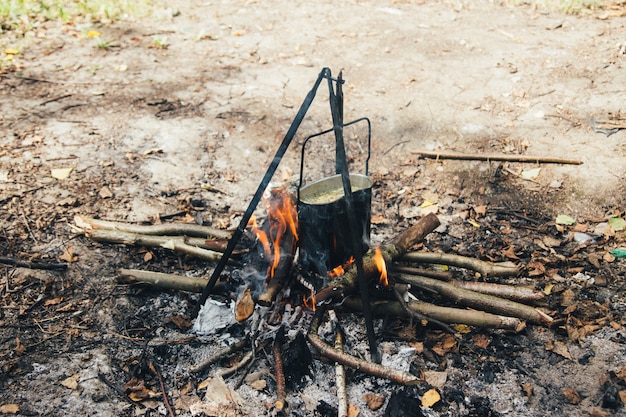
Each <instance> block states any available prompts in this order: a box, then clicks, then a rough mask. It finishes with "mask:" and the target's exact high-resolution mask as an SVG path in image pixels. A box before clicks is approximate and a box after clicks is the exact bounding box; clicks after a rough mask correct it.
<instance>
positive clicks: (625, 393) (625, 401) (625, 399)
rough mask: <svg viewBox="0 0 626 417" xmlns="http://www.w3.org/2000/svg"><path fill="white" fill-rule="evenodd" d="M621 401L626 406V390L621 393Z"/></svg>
mask: <svg viewBox="0 0 626 417" xmlns="http://www.w3.org/2000/svg"><path fill="white" fill-rule="evenodd" d="M619 399H620V400H622V404H626V390H621V391H620V392H619Z"/></svg>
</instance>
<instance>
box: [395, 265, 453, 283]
mask: <svg viewBox="0 0 626 417" xmlns="http://www.w3.org/2000/svg"><path fill="white" fill-rule="evenodd" d="M391 271H392V272H401V273H403V274H410V275H421V276H423V277H429V278H435V279H439V280H441V281H450V280H451V279H452V274H451V273H450V271H433V270H432V269H424V268H413V267H411V266H400V265H396V264H394V265H392V267H391Z"/></svg>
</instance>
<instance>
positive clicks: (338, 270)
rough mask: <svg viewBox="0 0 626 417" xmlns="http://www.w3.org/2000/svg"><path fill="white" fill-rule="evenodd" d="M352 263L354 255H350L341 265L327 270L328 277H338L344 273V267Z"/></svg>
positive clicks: (346, 267)
mask: <svg viewBox="0 0 626 417" xmlns="http://www.w3.org/2000/svg"><path fill="white" fill-rule="evenodd" d="M353 263H354V256H351V257H350V259H348V260H347V261H346V263H344V264H343V265H339V266H336V267H334V268H333V269H331V270H330V271H328V277H329V278H335V277H340V276H342V275H343V274H345V273H346V269H348V267H350V265H352V264H353Z"/></svg>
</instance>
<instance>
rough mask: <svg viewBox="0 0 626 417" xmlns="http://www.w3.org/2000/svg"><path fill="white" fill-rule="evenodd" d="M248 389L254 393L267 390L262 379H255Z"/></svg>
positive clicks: (265, 382)
mask: <svg viewBox="0 0 626 417" xmlns="http://www.w3.org/2000/svg"><path fill="white" fill-rule="evenodd" d="M250 387H252V389H254V390H256V391H263V390H264V389H265V388H267V381H266V380H264V379H257V380H256V381H254V382H251V383H250Z"/></svg>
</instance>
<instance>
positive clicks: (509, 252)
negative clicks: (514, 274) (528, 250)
mask: <svg viewBox="0 0 626 417" xmlns="http://www.w3.org/2000/svg"><path fill="white" fill-rule="evenodd" d="M500 252H501V253H502V255H503V256H505V257H507V258H508V259H519V257H518V256H517V255H516V254H515V246H513V245H509V247H508V248H506V249H503V250H501V251H500Z"/></svg>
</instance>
